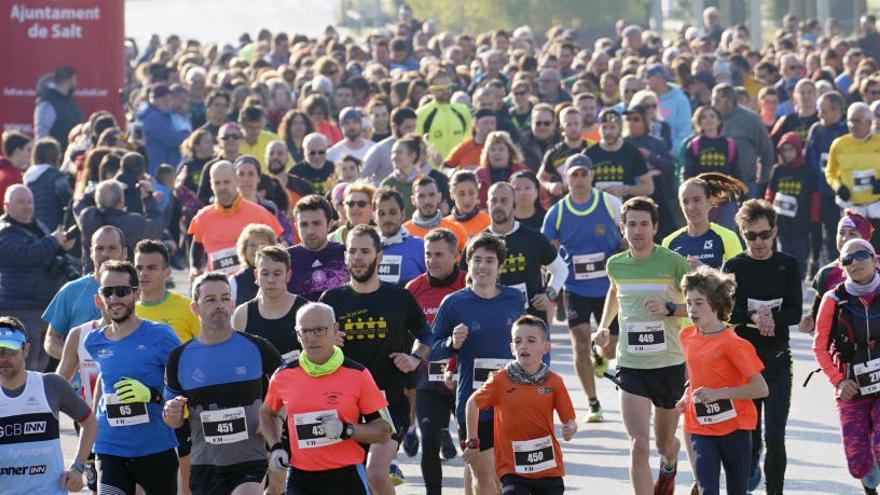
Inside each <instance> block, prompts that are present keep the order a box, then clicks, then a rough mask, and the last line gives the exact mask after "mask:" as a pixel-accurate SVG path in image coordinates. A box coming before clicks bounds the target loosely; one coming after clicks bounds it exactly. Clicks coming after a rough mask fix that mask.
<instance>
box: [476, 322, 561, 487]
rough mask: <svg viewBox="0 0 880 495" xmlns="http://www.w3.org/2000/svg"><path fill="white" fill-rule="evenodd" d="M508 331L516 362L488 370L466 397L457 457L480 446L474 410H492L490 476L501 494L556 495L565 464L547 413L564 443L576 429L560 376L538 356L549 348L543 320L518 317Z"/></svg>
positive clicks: (542, 354) (478, 448)
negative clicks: (461, 443) (464, 433)
mask: <svg viewBox="0 0 880 495" xmlns="http://www.w3.org/2000/svg"><path fill="white" fill-rule="evenodd" d="M511 334H512V336H513V342H511V343H510V350H511V351H512V352H513V354H514V356H516V361H511V362H510V363H508V364H507V366H505V367H504V368H502V369H500V370H498V371H497V372H494V373H493V374H492V375H491V377H490V378H489V379H488V380H487V381H486V382H485V383H484V384H483V386H482V387H480V389H479V390H477V391H476V392H474V394H473V395H471V397H470V399H468V402H467V407H466V419H467V432H468V440H467V444H466V449H465V450H464V452H463V453H462V459H464V460H465V462H470V461H471V460H472V459H473V458H474V457H475V456H476V454H477V453H478V452H479V450H480V445H479V441H480V440H479V438H476V430H477V422H478V421H477V420H478V408H479V409H483V410H486V409H491V408H494V409H495V417H494V426H495V428H494V429H495V433H494V443H495V448H494V450H495V453H494V454H495V455H494V457H495V474H496V476H498V478H500V479H501V493H504V494H505V495H528V494H533V495H562V493H563V491H564V490H565V486H564V484H563V481H562V477H563V476H565V467H564V465H563V462H562V449H561V448H560V447H559V442H558V441H557V440H556V435H555V433H554V427H553V411H554V410H555V411H556V413H557V415H559V419H560V421H561V422H562V438H564V439H565V440H566V441H569V440H571V439H572V437H574V434H575V433H576V432H577V421H575V417H576V416H575V412H574V406H573V405H572V403H571V398H570V397H569V396H568V390H566V388H565V383H564V382H563V380H562V377H561V376H559V375H558V374H556V373H554V372H552V371H550V368H549V367H548V366H547V365H546V364H545V363H544V362H542V360H541V358H542V357H543V356H544V354H547V353H548V352H550V341H549V340H548V336H549V333H548V331H547V324H546V323H544V320H542V319H540V318H536V317H534V316H531V315H523V316H521V317H520V318H519V319H517V320H516V321H515V322H514V323H513V326H512V328H511ZM523 404H528V405H529V407H525V408H524V407H523ZM478 495H482V494H479V493H478Z"/></svg>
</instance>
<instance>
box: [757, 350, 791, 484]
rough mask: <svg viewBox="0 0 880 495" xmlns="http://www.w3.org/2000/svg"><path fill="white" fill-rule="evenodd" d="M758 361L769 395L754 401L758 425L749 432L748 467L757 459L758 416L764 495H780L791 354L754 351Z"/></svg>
mask: <svg viewBox="0 0 880 495" xmlns="http://www.w3.org/2000/svg"><path fill="white" fill-rule="evenodd" d="M758 357H759V358H761V361H762V362H763V363H764V371H763V372H762V373H761V374H762V375H763V376H764V380H766V381H767V388H768V389H769V390H770V394H769V395H767V397H765V398H763V399H757V400H755V407H756V408H757V410H758V425H757V428H755V430H754V431H752V466H756V465H757V464H758V457H759V456H760V455H761V449H762V442H761V440H762V439H761V415H762V414H761V413H762V412H763V416H764V428H763V430H764V439H763V440H764V442H765V443H766V444H767V453H766V454H765V455H764V480H765V483H766V484H767V494H768V495H774V494H777V493H780V494H781V493H782V487H783V481H784V479H785V467H786V464H787V457H786V452H785V425H786V424H787V423H788V412H789V409H790V408H791V380H792V372H791V366H792V363H791V350H789V349H785V350H765V349H758Z"/></svg>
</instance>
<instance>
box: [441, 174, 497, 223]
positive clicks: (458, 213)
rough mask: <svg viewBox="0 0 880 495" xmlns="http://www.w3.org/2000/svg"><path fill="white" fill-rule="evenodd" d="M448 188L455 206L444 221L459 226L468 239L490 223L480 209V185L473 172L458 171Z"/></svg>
mask: <svg viewBox="0 0 880 495" xmlns="http://www.w3.org/2000/svg"><path fill="white" fill-rule="evenodd" d="M449 186H450V188H451V190H452V200H453V202H454V203H455V205H454V206H453V207H452V212H450V213H449V215H448V216H447V217H446V220H449V221H450V222H452V223H454V224H457V225H458V226H460V227H461V228H462V230H464V231H465V232H466V233H467V235H468V238H469V239H470V238H471V237H474V236H475V235H477V234H478V233H480V232H482V231H483V230H485V229H486V227H488V226H489V224H490V223H492V220H491V219H490V218H489V215H487V214H486V212H485V211H483V210H481V209H480V183H479V182H478V181H477V176H476V175H475V174H474V173H473V172H468V171H464V170H460V171H458V172H456V173H455V175H453V176H452V180H451V181H450V182H449Z"/></svg>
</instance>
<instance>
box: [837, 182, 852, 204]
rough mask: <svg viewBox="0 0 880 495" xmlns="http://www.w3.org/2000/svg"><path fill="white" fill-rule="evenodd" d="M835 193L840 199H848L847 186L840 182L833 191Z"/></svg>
mask: <svg viewBox="0 0 880 495" xmlns="http://www.w3.org/2000/svg"><path fill="white" fill-rule="evenodd" d="M834 193H835V194H837V197H838V198H840V200H841V201H849V198H850V194H849V188H848V187H846V186H844V185H843V184H841V185H840V186H838V187H837V191H834Z"/></svg>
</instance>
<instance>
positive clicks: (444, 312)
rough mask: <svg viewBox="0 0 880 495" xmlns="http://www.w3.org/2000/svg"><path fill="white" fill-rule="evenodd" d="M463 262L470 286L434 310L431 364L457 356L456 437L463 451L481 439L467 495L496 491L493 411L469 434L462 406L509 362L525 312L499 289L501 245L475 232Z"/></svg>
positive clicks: (516, 297) (509, 292) (515, 295)
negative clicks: (512, 328)
mask: <svg viewBox="0 0 880 495" xmlns="http://www.w3.org/2000/svg"><path fill="white" fill-rule="evenodd" d="M465 259H466V260H467V264H468V267H470V273H469V274H468V277H469V279H470V282H469V284H468V286H467V287H466V288H464V289H461V290H459V291H457V292H455V293H453V294H450V295H449V296H447V297H446V298H445V299H443V302H442V303H441V304H440V308H439V309H438V310H437V317H436V319H435V320H434V325H433V329H434V339H435V342H434V348H433V350H432V352H431V361H437V360H441V359H448V358H450V357H452V356H455V357H456V359H457V362H458V364H457V365H458V370H459V379H458V385H457V388H456V394H455V395H456V410H455V418H456V420H457V421H458V439H459V442H460V444H461V446H462V448H464V447H465V446H467V445H468V439H469V438H471V437H473V436H476V437H477V438H479V444H478V445H476V446H475V447H472V448H478V449H479V451H480V452H479V454H475V455H474V456H473V458H472V459H471V461H470V463H469V464H468V466H467V469H466V470H465V487H466V493H475V494H483V493H496V492H497V486H496V480H495V462H494V460H493V450H492V449H493V445H494V443H493V433H492V432H493V423H492V411H481V412H480V414H479V424H478V428H477V429H476V430H473V429H472V430H470V431H467V430H465V424H466V422H465V418H466V415H465V404H466V403H467V399H468V397H470V396H471V394H472V393H473V391H474V390H475V389H477V388H479V387H480V386H481V385H482V384H483V383H484V382H485V381H486V380H487V379H488V377H489V374H490V373H491V372H492V371H495V370H497V369H500V368H502V367H503V366H504V365H505V364H507V362H508V361H510V360H511V358H512V354H511V350H510V345H509V344H510V341H511V340H510V338H511V337H510V326H511V325H512V324H513V322H514V321H516V319H517V318H519V317H520V316H521V315H522V314H523V312H524V310H523V308H524V307H525V303H526V301H525V298H524V297H523V294H522V292H520V291H518V290H516V289H514V288H511V287H506V286H503V285H498V279H499V276H500V274H501V266H502V264H503V263H504V260H505V259H507V252H506V249H505V247H504V241H502V240H501V239H499V238H498V237H496V236H494V235H492V234H488V233H485V232H484V233H482V234H479V235H478V236H476V237H474V238H473V239H472V240H471V241H470V242H469V243H468V248H467V252H466V253H465ZM471 445H472V446H473V445H475V444H474V443H473V442H472V443H471ZM471 481H472V482H473V485H472V486H471V487H469V488H470V490H468V488H467V487H468V485H469V483H471ZM471 490H472V491H471Z"/></svg>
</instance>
